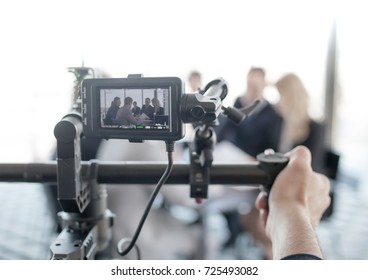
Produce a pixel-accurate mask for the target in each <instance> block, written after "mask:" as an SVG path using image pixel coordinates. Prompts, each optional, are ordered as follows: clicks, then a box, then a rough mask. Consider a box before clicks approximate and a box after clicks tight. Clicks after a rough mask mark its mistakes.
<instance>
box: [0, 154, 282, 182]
mask: <svg viewBox="0 0 368 280" xmlns="http://www.w3.org/2000/svg"><path fill="white" fill-rule="evenodd" d="M262 155H263V154H262ZM275 155H278V154H275ZM285 158H286V157H285ZM285 158H275V159H269V160H268V162H267V161H264V160H262V158H261V159H260V160H261V161H256V162H249V163H244V164H234V163H231V164H216V163H214V164H213V165H212V167H211V184H224V185H238V186H239V185H254V184H256V185H269V184H272V182H273V180H274V178H275V177H276V176H277V174H278V173H279V172H280V170H281V169H282V168H283V167H284V166H285V165H286V163H287V160H285ZM286 159H287V158H286ZM94 163H95V164H96V165H97V166H96V173H97V174H96V175H97V182H98V183H100V184H156V183H157V181H158V180H159V179H160V176H161V175H162V173H163V171H164V170H165V168H166V163H163V162H147V161H143V162H124V161H123V162H99V161H94ZM89 165H90V162H82V163H81V168H82V169H81V174H82V177H87V176H88V169H89ZM268 166H269V168H268ZM275 167H279V168H275ZM278 169H280V170H278ZM56 170H57V163H56V161H50V162H44V163H0V181H2V182H28V183H56V182H57V177H56V173H57V172H56ZM189 171H190V166H189V164H188V163H174V167H173V170H172V173H171V175H170V177H169V178H168V180H167V182H166V184H189Z"/></svg>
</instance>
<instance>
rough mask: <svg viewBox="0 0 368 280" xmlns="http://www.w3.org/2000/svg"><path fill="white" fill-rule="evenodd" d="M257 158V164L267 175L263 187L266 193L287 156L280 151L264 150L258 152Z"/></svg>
mask: <svg viewBox="0 0 368 280" xmlns="http://www.w3.org/2000/svg"><path fill="white" fill-rule="evenodd" d="M257 160H258V162H259V166H260V167H261V168H262V169H263V171H264V172H265V173H266V176H267V180H266V184H264V186H263V188H264V191H265V192H267V195H268V194H269V193H270V191H271V187H272V185H273V182H274V181H275V179H276V177H277V175H279V173H280V172H281V170H283V169H284V168H285V166H286V165H287V164H288V162H289V158H288V157H287V156H285V155H284V154H282V153H274V152H270V151H266V152H264V153H262V154H259V155H258V156H257Z"/></svg>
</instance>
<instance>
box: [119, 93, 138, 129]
mask: <svg viewBox="0 0 368 280" xmlns="http://www.w3.org/2000/svg"><path fill="white" fill-rule="evenodd" d="M132 103H133V99H132V98H131V97H129V96H128V97H125V99H124V105H123V107H121V108H120V109H119V110H118V112H117V113H116V119H115V122H116V124H118V125H126V126H129V125H137V124H140V123H139V121H138V120H137V119H136V118H134V116H133V113H132V111H131V107H132Z"/></svg>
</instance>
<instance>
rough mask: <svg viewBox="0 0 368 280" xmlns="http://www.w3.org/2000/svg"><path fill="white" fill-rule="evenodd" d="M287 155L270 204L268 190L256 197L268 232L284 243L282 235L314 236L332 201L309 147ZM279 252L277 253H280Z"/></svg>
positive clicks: (275, 240) (270, 197) (327, 182)
mask: <svg viewBox="0 0 368 280" xmlns="http://www.w3.org/2000/svg"><path fill="white" fill-rule="evenodd" d="M287 155H288V156H289V158H290V160H289V163H288V165H287V166H286V167H285V168H284V169H283V170H282V171H281V172H280V174H279V175H278V176H277V177H276V179H275V182H274V184H273V186H272V188H271V191H270V193H269V197H268V205H267V202H266V199H265V193H261V194H260V195H259V196H258V198H257V200H256V207H257V208H258V209H259V211H260V216H261V219H262V221H263V223H264V224H265V226H266V233H267V235H268V236H269V237H270V238H271V240H272V242H273V243H274V242H277V243H282V242H283V241H282V238H284V239H285V238H286V236H289V235H295V234H297V233H298V234H302V236H304V235H303V234H304V232H309V234H312V233H313V235H314V229H315V227H316V226H317V225H318V223H319V221H320V219H321V217H322V214H323V213H324V211H325V210H326V209H327V207H328V205H329V204H330V197H329V189H330V185H329V181H328V179H327V177H326V176H324V175H321V174H318V173H316V172H314V171H313V170H312V167H311V154H310V152H309V150H308V149H307V148H305V147H303V146H299V147H297V148H295V149H293V150H292V151H291V152H289V153H288V154H287ZM294 237H295V236H294ZM300 238H302V237H300ZM293 242H296V241H295V240H293ZM279 245H280V244H279ZM279 245H277V248H279ZM284 245H285V244H284ZM273 247H274V246H273ZM303 250H305V248H304V249H303ZM280 254H281V253H280V252H278V253H277V256H279V255H280ZM274 255H275V254H274ZM281 255H282V254H281Z"/></svg>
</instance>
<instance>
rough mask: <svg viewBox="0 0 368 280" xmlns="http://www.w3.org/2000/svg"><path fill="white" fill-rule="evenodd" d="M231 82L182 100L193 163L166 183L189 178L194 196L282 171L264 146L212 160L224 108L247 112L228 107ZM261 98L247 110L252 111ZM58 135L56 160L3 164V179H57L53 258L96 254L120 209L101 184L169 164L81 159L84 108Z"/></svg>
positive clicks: (136, 177) (131, 180) (147, 176)
mask: <svg viewBox="0 0 368 280" xmlns="http://www.w3.org/2000/svg"><path fill="white" fill-rule="evenodd" d="M226 94H227V83H226V82H225V81H224V80H223V79H217V80H215V81H213V82H211V83H209V84H208V85H207V86H206V88H205V90H204V93H203V94H202V95H201V96H200V94H197V95H184V97H183V98H182V100H181V118H182V121H183V122H187V123H195V130H194V133H193V135H194V138H193V141H192V143H191V144H190V164H183V163H181V164H174V165H173V169H172V172H171V175H170V177H169V178H168V180H167V184H189V185H190V189H191V190H190V194H191V197H194V198H197V199H202V198H207V195H208V186H209V184H210V179H211V183H214V184H226V185H232V184H236V185H254V184H256V185H264V186H265V190H266V191H270V188H271V186H272V183H273V181H274V179H275V178H276V176H277V175H278V173H279V172H280V171H281V170H282V169H283V168H284V167H285V166H286V164H287V162H288V158H287V157H286V156H284V155H283V154H279V153H271V152H265V153H263V154H260V155H259V156H258V157H257V161H256V162H251V163H246V164H212V162H213V149H214V145H215V142H216V134H215V131H214V129H213V128H212V126H213V125H215V124H216V120H217V117H218V115H219V114H220V113H221V112H222V113H223V114H225V115H227V116H228V117H229V118H231V119H232V120H234V121H236V122H240V121H241V120H243V119H244V118H245V115H244V114H242V113H241V112H239V111H237V110H236V109H234V108H226V107H224V106H223V105H222V100H223V99H224V98H225V97H226ZM256 106H257V102H256V103H254V104H252V105H251V106H250V107H249V108H247V109H245V110H243V112H246V113H249V112H251V111H252V109H253V108H254V107H256ZM54 134H55V137H56V139H57V162H56V163H55V162H50V163H31V164H0V181H8V182H43V183H45V182H55V181H57V190H58V200H59V202H60V205H61V206H62V209H63V212H61V213H59V217H60V220H61V225H62V228H63V230H62V232H61V233H60V234H59V236H58V237H57V239H56V240H55V242H54V243H53V244H52V245H51V247H50V249H51V252H52V259H93V258H95V255H96V253H97V252H99V251H102V250H103V249H104V248H106V247H107V245H108V243H109V241H110V240H111V230H112V226H113V224H114V219H115V214H113V213H111V211H110V210H108V208H107V202H106V198H107V193H106V189H105V188H104V187H103V186H102V185H100V184H104V183H105V184H109V183H120V184H149V183H155V182H157V181H158V180H159V178H160V175H161V174H162V172H163V170H164V168H165V165H163V164H157V163H152V162H141V163H129V162H123V163H104V162H99V161H89V162H82V161H81V151H80V139H81V137H83V121H82V116H81V114H80V113H79V112H73V113H70V114H68V115H66V116H65V117H64V118H63V119H62V120H61V121H60V122H59V123H57V125H56V126H55V129H54Z"/></svg>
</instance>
